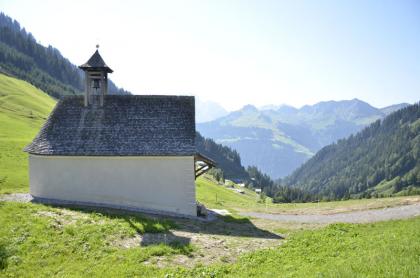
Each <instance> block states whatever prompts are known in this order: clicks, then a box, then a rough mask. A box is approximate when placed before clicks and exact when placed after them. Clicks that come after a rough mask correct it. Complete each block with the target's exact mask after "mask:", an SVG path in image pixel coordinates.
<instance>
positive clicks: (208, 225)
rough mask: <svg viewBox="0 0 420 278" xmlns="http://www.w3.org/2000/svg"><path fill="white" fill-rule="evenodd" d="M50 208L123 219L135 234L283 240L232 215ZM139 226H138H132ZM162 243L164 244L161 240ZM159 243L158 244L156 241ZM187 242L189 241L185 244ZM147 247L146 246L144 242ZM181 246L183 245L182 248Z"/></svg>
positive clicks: (182, 241) (179, 241)
mask: <svg viewBox="0 0 420 278" xmlns="http://www.w3.org/2000/svg"><path fill="white" fill-rule="evenodd" d="M45 205H47V206H50V207H53V208H66V209H70V210H74V211H78V212H84V213H95V214H100V216H102V217H107V218H111V219H114V218H119V219H124V220H125V221H127V223H128V224H129V225H130V226H131V227H132V228H133V229H135V231H136V232H137V233H138V234H145V233H165V234H168V232H169V230H170V229H176V230H179V231H184V232H189V233H202V234H213V235H226V236H235V237H253V238H266V239H283V237H281V236H280V235H277V234H275V233H272V232H270V231H267V230H263V229H260V228H258V227H257V226H255V225H254V224H253V223H252V222H251V220H250V219H249V218H247V217H235V216H230V215H227V216H218V217H216V219H214V220H212V221H203V220H198V219H187V218H178V217H172V216H163V215H156V214H149V213H143V212H133V211H127V210H120V209H113V208H104V207H93V206H81V205H69V204H65V205H64V204H58V205H54V204H45ZM134 219H135V220H136V221H135V222H138V223H141V225H139V224H136V223H134V222H133V221H132V220H134ZM163 242H164V241H163ZM173 242H178V243H177V244H181V245H182V244H184V243H185V242H186V239H182V238H180V239H179V240H174V241H173ZM157 243H158V242H157ZM188 243H189V238H188V242H186V243H185V244H188ZM145 244H146V243H145ZM185 244H184V245H185Z"/></svg>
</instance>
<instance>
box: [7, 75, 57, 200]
mask: <svg viewBox="0 0 420 278" xmlns="http://www.w3.org/2000/svg"><path fill="white" fill-rule="evenodd" d="M54 105H55V100H54V99H53V98H51V97H50V96H48V95H47V94H45V93H44V92H42V91H41V90H38V89H37V88H35V87H34V86H32V85H31V84H29V83H27V82H25V81H22V80H18V79H15V78H12V77H8V76H6V75H3V74H0V193H7V192H22V191H28V170H27V169H28V167H27V163H28V162H27V154H26V153H24V152H23V151H22V149H23V148H24V146H25V145H26V144H28V143H29V142H30V141H31V140H32V138H33V137H34V136H35V135H36V134H37V132H38V130H39V128H40V127H41V125H42V123H43V122H44V121H45V119H46V118H47V116H48V114H49V113H50V111H51V110H52V108H53V107H54Z"/></svg>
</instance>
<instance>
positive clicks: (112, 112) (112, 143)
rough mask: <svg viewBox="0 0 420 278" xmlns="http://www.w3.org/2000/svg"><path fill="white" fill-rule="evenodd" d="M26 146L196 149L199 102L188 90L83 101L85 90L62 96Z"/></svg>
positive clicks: (124, 152)
mask: <svg viewBox="0 0 420 278" xmlns="http://www.w3.org/2000/svg"><path fill="white" fill-rule="evenodd" d="M25 151H26V152H28V153H31V154H38V155H75V156H184V155H185V156H189V155H195V153H196V148H195V106H194V97H189V96H136V95H129V96H115V95H110V96H105V104H104V106H103V107H98V108H92V107H84V105H83V97H82V96H72V97H66V98H64V99H63V100H61V101H60V102H59V103H58V104H57V106H56V107H55V109H54V110H53V112H52V113H51V115H50V117H49V118H48V120H47V121H46V123H45V124H44V126H43V127H42V129H41V130H40V132H39V134H38V135H37V137H35V139H34V140H33V141H32V143H31V144H29V145H28V146H27V147H26V148H25Z"/></svg>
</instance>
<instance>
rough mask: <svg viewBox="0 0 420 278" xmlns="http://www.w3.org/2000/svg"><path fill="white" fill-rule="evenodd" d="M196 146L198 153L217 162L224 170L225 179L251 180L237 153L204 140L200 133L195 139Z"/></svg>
mask: <svg viewBox="0 0 420 278" xmlns="http://www.w3.org/2000/svg"><path fill="white" fill-rule="evenodd" d="M195 144H196V146H197V151H198V152H200V153H201V154H203V155H205V156H208V157H209V158H211V159H212V160H214V161H216V163H217V167H218V168H221V169H223V174H224V176H225V178H230V179H232V178H239V179H248V178H249V176H248V173H247V172H246V170H245V168H244V167H243V166H242V164H241V157H240V156H239V154H238V152H237V151H235V150H233V149H231V148H229V147H226V146H223V145H220V144H217V143H215V142H214V141H213V140H212V139H209V138H204V137H203V136H201V134H200V133H198V132H197V134H196V137H195Z"/></svg>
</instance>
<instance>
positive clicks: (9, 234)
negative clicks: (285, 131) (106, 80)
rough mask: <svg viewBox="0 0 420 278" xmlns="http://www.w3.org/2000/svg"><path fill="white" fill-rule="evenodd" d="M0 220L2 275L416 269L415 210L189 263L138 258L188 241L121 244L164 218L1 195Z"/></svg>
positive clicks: (405, 272)
mask: <svg viewBox="0 0 420 278" xmlns="http://www.w3.org/2000/svg"><path fill="white" fill-rule="evenodd" d="M0 223H2V225H0V276H2V277H22V276H23V277H34V276H37V277H58V276H60V277H62V276H66V277H82V276H83V277H85V276H93V277H98V276H100V277H127V276H129V277H135V276H137V277H355V276H356V277H357V276H358V277H418V276H419V275H420V264H419V260H420V244H419V242H420V232H419V231H420V217H417V218H413V219H409V220H400V221H389V222H382V223H375V224H365V225H352V224H334V225H330V226H327V227H325V228H322V229H316V230H304V231H298V232H294V233H292V234H291V235H290V237H289V238H288V239H287V241H286V242H285V243H284V244H283V245H281V246H280V247H275V248H272V249H268V250H261V251H256V252H253V253H249V254H247V255H243V256H241V257H240V258H239V260H238V261H237V262H236V263H233V264H227V263H220V264H215V265H211V266H200V265H197V266H195V267H193V268H183V267H177V268H175V267H169V268H168V267H163V268H158V267H156V266H153V265H150V264H145V263H144V262H145V261H146V260H148V259H150V258H153V257H159V256H171V255H177V254H184V255H188V256H196V255H197V254H198V253H195V252H194V250H195V247H194V246H190V245H166V244H162V243H160V244H151V245H148V246H141V245H136V246H131V248H127V247H126V246H125V244H124V242H130V240H131V239H133V238H134V237H136V236H138V235H140V236H141V235H142V234H143V233H145V232H149V233H159V232H167V231H168V230H169V229H172V228H174V227H176V223H175V224H174V223H172V222H171V221H165V220H160V221H159V220H153V219H148V218H145V217H141V216H136V215H113V214H106V213H95V212H89V211H72V210H68V209H59V208H51V207H47V206H44V205H36V204H21V203H11V202H7V203H6V202H0ZM204 251H205V250H204Z"/></svg>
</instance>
